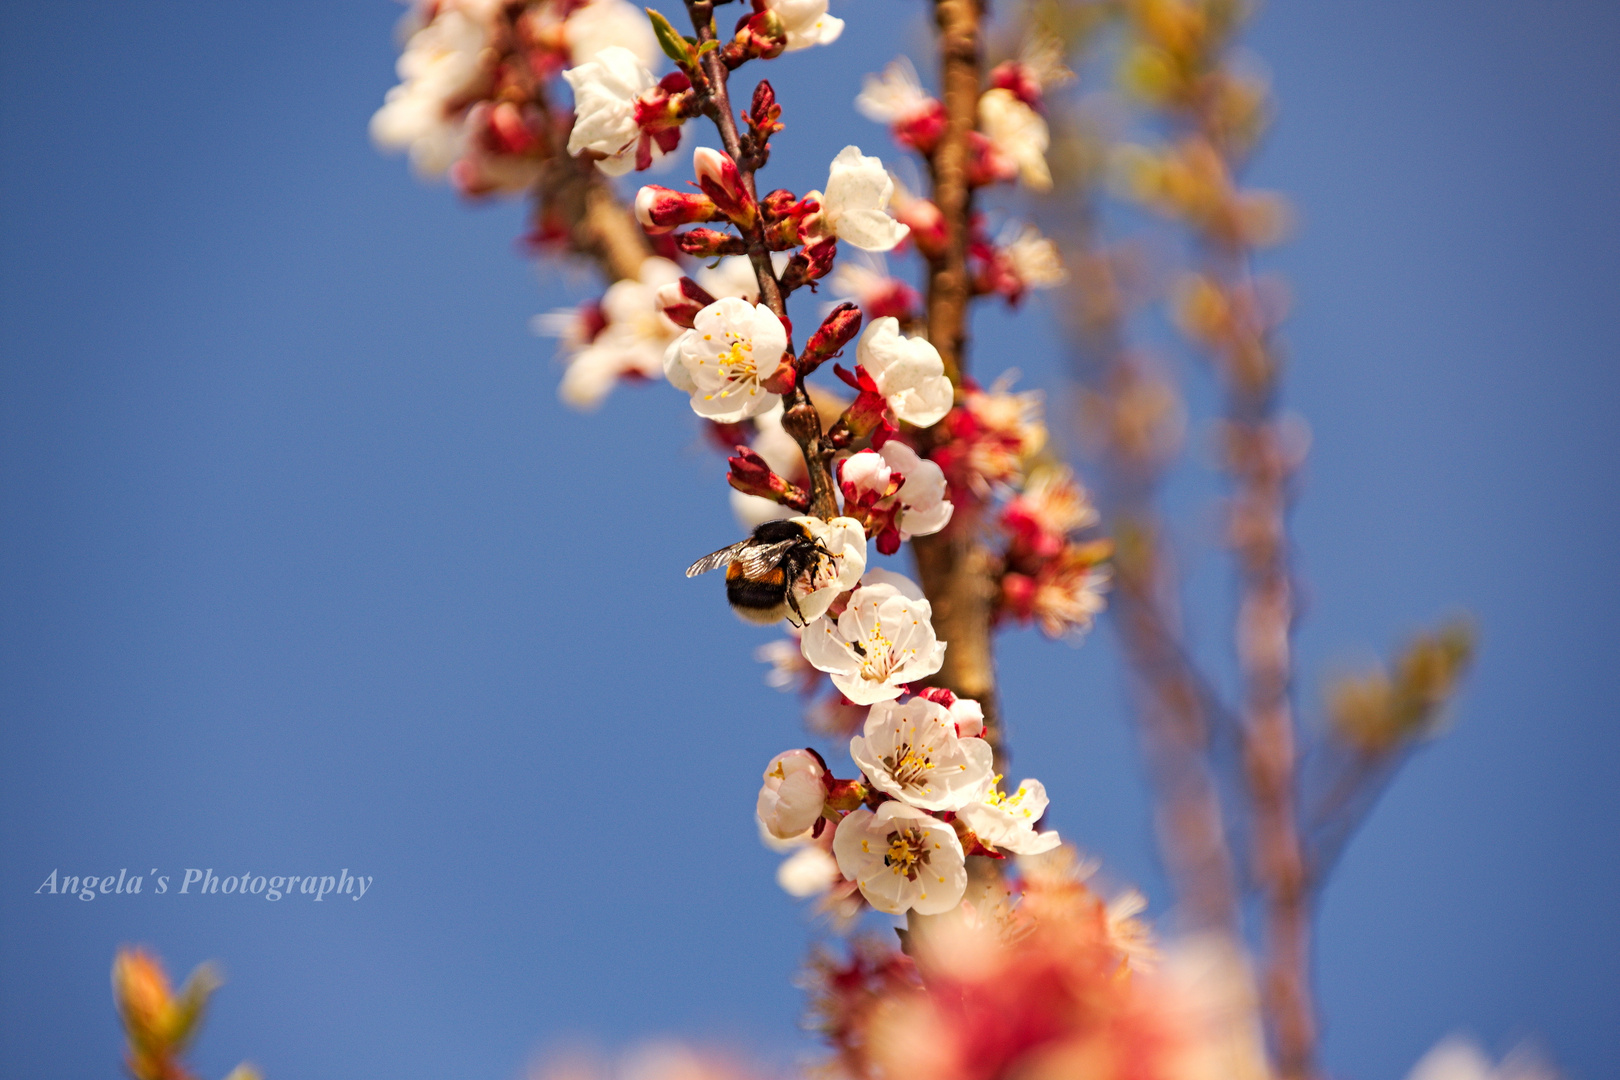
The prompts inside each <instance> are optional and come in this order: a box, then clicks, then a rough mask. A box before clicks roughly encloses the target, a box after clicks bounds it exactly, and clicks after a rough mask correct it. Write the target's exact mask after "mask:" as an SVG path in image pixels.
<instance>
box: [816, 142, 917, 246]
mask: <svg viewBox="0 0 1620 1080" xmlns="http://www.w3.org/2000/svg"><path fill="white" fill-rule="evenodd" d="M811 195H813V196H815V197H816V198H817V199H818V200H819V201H820V202H821V216H822V224H823V227H824V228H825V229H826V230H827V231H828V232H831V233H833V234H834V235H835V236H837V237H838V239H840V240H843V241H845V242H847V243H850V244H853V245H855V246H856V247H858V248H864V249H865V250H867V251H888V250H890V249H891V248H893V247H894V246H895V245H896V244H898V243H899V242H900V241H902V240H904V239H905V238H906V235H907V234H908V233H910V232H911V230H910V229H909V228H907V227H906V226H904V225H902V224H900V223H899V222H898V221H896V220H894V218H893V217H891V216H889V200H890V199H892V198H893V197H894V180H893V178H892V177H890V176H889V174H888V173H887V172H886V171H885V170H884V168H883V162H882V161H881V160H880V159H878V158H875V157H867V156H866V155H865V154H863V153H861V151H860V147H858V146H846V147H844V148H843V149H842V150H840V151H839V152H838V156H837V157H835V158H833V162H832V167H831V168H830V169H829V170H828V172H827V190H826V193H825V194H823V193H822V192H819V191H815V192H811Z"/></svg>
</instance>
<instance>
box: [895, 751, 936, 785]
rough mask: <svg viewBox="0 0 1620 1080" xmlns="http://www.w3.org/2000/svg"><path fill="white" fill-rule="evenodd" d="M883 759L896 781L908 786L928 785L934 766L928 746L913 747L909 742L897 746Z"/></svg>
mask: <svg viewBox="0 0 1620 1080" xmlns="http://www.w3.org/2000/svg"><path fill="white" fill-rule="evenodd" d="M882 761H883V767H884V768H885V769H888V770H889V775H890V776H892V777H894V782H895V783H897V784H899V785H900V786H901V787H906V788H915V787H924V786H926V784H927V780H928V773H929V772H930V771H931V770H932V769H933V768H934V761H933V757H932V755H931V754H930V753H929V750H928V748H927V747H922V748H917V747H913V746H912V745H911V743H909V742H903V743H901V744H900V745H899V746H897V747H895V748H894V752H893V753H892V754H889V755H888V756H887V757H885V758H883V759H882Z"/></svg>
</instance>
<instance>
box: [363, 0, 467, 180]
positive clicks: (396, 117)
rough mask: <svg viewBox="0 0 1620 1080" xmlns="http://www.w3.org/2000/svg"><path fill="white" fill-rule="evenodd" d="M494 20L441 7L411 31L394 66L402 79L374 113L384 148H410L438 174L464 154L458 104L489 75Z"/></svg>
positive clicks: (420, 164) (421, 168) (376, 136)
mask: <svg viewBox="0 0 1620 1080" xmlns="http://www.w3.org/2000/svg"><path fill="white" fill-rule="evenodd" d="M489 43H490V27H489V25H488V24H487V23H486V22H484V21H482V20H480V19H477V18H474V17H472V16H470V15H468V14H467V13H465V12H463V11H460V10H458V9H456V8H449V9H447V10H445V11H442V12H440V13H439V16H438V17H437V18H435V19H434V20H433V21H432V22H430V23H428V24H427V25H425V26H423V27H422V28H421V29H419V30H417V31H416V32H415V33H414V34H412V35H411V37H410V40H409V41H407V42H406V44H405V51H404V52H403V53H401V54H400V58H399V61H398V63H397V64H396V65H395V70H396V71H397V72H398V74H399V80H400V82H399V85H398V86H396V87H394V88H393V89H391V90H389V91H388V94H387V95H386V96H385V97H384V98H383V106H382V108H380V109H378V110H377V111H376V113H375V114H373V115H372V117H371V138H372V140H373V141H375V142H376V143H377V145H378V146H381V147H384V148H385V149H397V150H409V151H410V156H411V164H412V165H413V166H414V167H415V168H416V169H417V171H418V172H420V173H422V174H424V175H428V176H436V175H438V174H440V173H443V172H444V171H445V170H446V169H448V168H449V167H450V165H451V163H452V162H454V161H455V159H456V158H457V157H459V156H460V154H461V146H462V116H461V111H460V109H459V108H458V106H459V105H460V104H461V100H462V99H465V98H467V97H469V96H471V94H472V92H473V91H474V90H476V89H477V88H478V86H479V84H480V83H481V82H482V81H483V79H484V78H485V77H486V76H487V70H486V68H485V65H484V56H483V53H484V49H485V48H486V47H487V46H488V45H489Z"/></svg>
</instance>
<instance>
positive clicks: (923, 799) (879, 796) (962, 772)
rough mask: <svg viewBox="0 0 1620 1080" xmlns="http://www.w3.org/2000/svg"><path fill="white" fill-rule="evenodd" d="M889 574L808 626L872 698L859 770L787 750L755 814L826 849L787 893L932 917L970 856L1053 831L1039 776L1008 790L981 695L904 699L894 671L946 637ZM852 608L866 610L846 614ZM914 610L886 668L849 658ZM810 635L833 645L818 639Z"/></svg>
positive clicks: (772, 767) (954, 890) (789, 883)
mask: <svg viewBox="0 0 1620 1080" xmlns="http://www.w3.org/2000/svg"><path fill="white" fill-rule="evenodd" d="M879 573H881V572H879ZM884 576H885V578H887V580H882V581H879V582H878V583H877V584H875V585H862V587H861V588H859V589H857V590H856V591H855V594H854V596H853V597H852V599H851V602H850V608H849V609H846V610H845V613H844V615H841V616H839V618H838V624H841V625H836V626H835V625H833V624H832V623H831V622H830V621H829V622H828V624H827V625H823V626H818V625H817V624H816V623H812V624H811V625H810V626H809V627H807V628H806V630H805V642H806V644H805V654H806V656H807V657H810V656H811V655H812V654H816V658H813V659H812V660H811V662H812V663H814V664H816V666H818V667H821V666H822V665H823V664H824V663H825V664H827V665H829V667H828V668H827V669H828V670H830V669H831V668H833V667H836V668H839V669H841V670H839V671H837V672H836V673H835V674H834V676H833V677H834V679H835V680H837V679H839V677H840V675H842V676H843V678H844V679H845V681H844V682H843V683H842V684H841V685H842V686H843V687H847V688H849V689H853V690H854V691H855V692H856V694H857V696H858V697H860V698H865V699H867V700H868V701H871V702H872V704H871V705H870V708H869V709H868V711H867V714H866V720H865V723H864V725H863V727H862V730H861V733H860V734H859V735H856V736H855V737H854V738H852V739H851V740H850V743H849V754H850V757H851V758H852V759H853V760H854V762H855V765H856V767H857V768H858V769H859V770H860V777H859V778H858V779H852V780H840V779H838V778H836V777H834V776H833V774H832V772H831V771H830V770H829V769H828V767H827V764H826V761H825V760H824V759H823V758H822V757H821V756H820V755H819V754H817V753H816V752H815V751H814V750H808V749H806V750H789V751H786V752H784V753H781V754H778V755H777V756H776V757H774V758H772V759H771V762H770V764H769V766H767V767H766V770H765V777H764V785H763V786H762V787H761V788H760V792H759V800H758V802H757V804H756V807H755V813H756V814H757V816H758V818H759V822H760V828H761V830H762V832H763V833H764V834H766V835H768V836H770V837H771V838H773V839H774V840H776V841H782V842H787V843H790V844H795V845H802V846H804V847H805V849H806V851H813V852H818V853H819V854H818V855H806V854H804V853H801V854H798V855H795V856H794V860H793V866H792V868H791V869H785V871H784V877H783V885H784V887H787V888H788V889H789V891H791V892H795V893H797V894H799V895H808V894H812V893H817V892H819V893H832V894H834V895H835V897H836V898H837V899H838V900H843V899H845V898H848V897H850V896H851V893H852V892H853V890H855V889H858V890H859V892H860V894H861V896H862V897H863V898H864V899H865V901H866V903H868V904H870V905H871V906H872V907H874V908H876V909H877V910H879V911H884V912H889V913H891V914H900V913H903V912H907V911H915V912H917V913H918V914H920V915H938V914H941V913H943V912H947V911H952V910H954V909H956V908H957V907H958V906H959V905H960V904H961V903H962V900H963V896H964V894H965V892H966V889H967V885H968V873H967V862H966V860H967V856H969V855H988V856H991V857H993V858H1004V857H1005V856H1006V855H1007V854H1009V853H1010V854H1038V853H1040V852H1044V851H1050V850H1051V849H1053V848H1055V847H1057V846H1058V843H1059V840H1058V835H1057V833H1055V832H1037V831H1036V829H1035V826H1036V823H1037V822H1039V821H1040V819H1041V817H1042V815H1043V814H1044V813H1045V812H1046V805H1047V798H1046V789H1045V788H1044V787H1042V786H1041V784H1040V781H1038V780H1025V781H1024V782H1023V783H1022V784H1020V785H1019V786H1018V788H1017V790H1016V791H1014V792H1012V793H1011V794H1009V793H1007V792H1004V791H1002V790H1001V789H1000V787H999V782H1000V780H1001V778H1000V777H999V776H997V775H996V774H995V771H994V763H993V758H994V755H993V754H992V753H991V750H990V745H989V744H988V743H987V742H985V741H984V739H983V737H982V735H983V731H984V714H983V711H982V710H981V709H980V708H979V706H978V704H977V703H976V702H973V701H969V700H967V699H964V698H957V697H956V696H955V695H953V694H952V693H951V692H950V691H948V690H940V689H929V690H923V691H922V692H921V693H918V694H910V695H906V696H904V697H903V698H902V696H901V694H900V691H899V689H898V687H897V686H895V684H894V683H895V680H897V679H898V678H914V677H919V676H922V675H926V674H930V673H931V672H932V671H933V670H935V669H937V668H938V666H939V655H940V654H941V653H942V652H943V648H944V643H943V642H933V641H932V640H931V638H932V634H931V631H928V630H927V627H926V622H924V621H923V620H924V619H925V618H926V615H927V610H926V606H927V601H925V600H921V599H920V597H914V596H911V595H907V593H906V592H904V591H901V590H902V588H903V587H904V586H906V585H909V584H910V583H909V582H906V581H905V580H904V579H903V578H898V576H897V575H884ZM857 606H858V607H860V608H863V609H864V611H865V614H864V615H862V614H860V613H858V612H857V613H855V614H854V615H853V616H852V615H851V610H852V609H856V608H857ZM908 622H909V623H910V624H911V625H912V626H913V627H915V628H916V629H914V630H913V631H912V633H913V635H914V636H913V637H912V639H911V643H910V644H909V645H908V646H906V647H904V648H898V649H897V648H893V647H892V646H891V647H890V652H891V655H892V654H896V653H898V654H902V655H903V656H904V657H905V662H904V663H902V665H901V667H900V668H897V669H895V672H894V674H893V676H892V677H891V678H890V679H885V680H882V681H880V680H878V679H876V678H870V677H867V676H866V675H865V674H864V673H863V672H861V671H859V670H854V671H852V670H850V668H851V665H850V664H849V663H848V655H847V654H846V653H844V650H846V649H848V647H849V645H850V644H851V643H853V642H855V641H865V642H879V643H883V644H887V635H889V634H893V633H896V632H900V633H903V632H904V628H905V627H906V625H907V623H908ZM818 631H819V633H818ZM815 640H826V641H827V642H829V644H828V646H827V647H826V649H825V650H817V649H815V648H814V647H812V646H811V645H810V642H812V641H815ZM918 646H927V647H925V648H918ZM823 653H825V655H822V654H823ZM848 692H849V691H848V689H846V694H847V693H848ZM879 695H881V696H879ZM829 852H830V854H831V857H830V858H828V853H829ZM817 874H819V878H818V877H817V876H816V875H817Z"/></svg>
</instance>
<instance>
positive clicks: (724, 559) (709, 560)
mask: <svg viewBox="0 0 1620 1080" xmlns="http://www.w3.org/2000/svg"><path fill="white" fill-rule="evenodd" d="M747 546H748V541H747V540H739V541H738V542H737V543H735V544H732V545H731V546H730V547H723V548H721V549H720V550H719V551H716V552H714V553H713V554H710V555H705V556H703V558H701V559H699V560H698V561H697V562H695V563H693V564H692V565H691V566H688V567H687V568H686V576H687V577H697V576H698V575H699V574H707V573H708V572H709V571H710V570H718V569H720V568H721V567H722V566H730V565H731V563H732V562H733V561H734V560H735V559H736V558H737V554H738V553H739V552H741V551H742V549H743V548H745V547H747Z"/></svg>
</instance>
